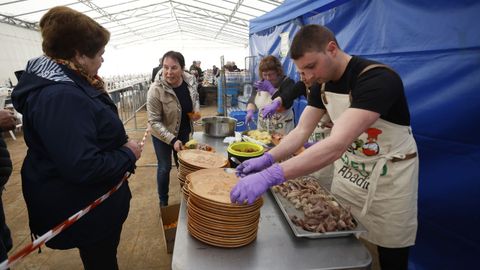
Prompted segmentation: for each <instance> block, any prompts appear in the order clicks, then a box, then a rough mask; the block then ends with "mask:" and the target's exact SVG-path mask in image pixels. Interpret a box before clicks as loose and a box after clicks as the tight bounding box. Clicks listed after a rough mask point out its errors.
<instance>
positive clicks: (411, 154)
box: [391, 152, 417, 162]
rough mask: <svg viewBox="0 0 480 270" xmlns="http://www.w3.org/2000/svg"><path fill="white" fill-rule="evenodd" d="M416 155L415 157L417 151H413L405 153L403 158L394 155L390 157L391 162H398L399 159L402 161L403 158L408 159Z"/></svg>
mask: <svg viewBox="0 0 480 270" xmlns="http://www.w3.org/2000/svg"><path fill="white" fill-rule="evenodd" d="M416 157H417V152H414V153H410V154H406V155H405V157H403V158H400V157H394V158H392V160H391V162H399V161H404V160H408V159H412V158H416Z"/></svg>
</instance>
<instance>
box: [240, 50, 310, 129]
mask: <svg viewBox="0 0 480 270" xmlns="http://www.w3.org/2000/svg"><path fill="white" fill-rule="evenodd" d="M258 70H259V74H260V76H261V77H262V80H260V81H257V82H255V85H254V86H255V87H254V91H253V92H252V95H251V97H250V99H249V101H248V105H247V115H246V118H245V122H246V123H247V124H248V122H249V121H252V120H253V119H252V117H253V113H254V111H255V110H256V109H258V111H259V113H258V121H257V129H259V130H265V131H269V132H277V133H281V134H288V133H289V132H290V131H291V130H292V129H293V128H294V122H293V118H294V114H293V110H292V105H293V101H294V100H295V99H296V98H298V97H299V96H301V95H305V85H304V84H303V83H300V84H299V83H297V84H296V83H295V82H294V81H293V80H292V79H290V78H289V77H287V76H285V75H284V74H283V68H282V64H281V62H280V60H278V58H276V57H275V56H272V55H269V56H266V57H264V58H263V59H262V60H261V61H260V64H259V67H258ZM302 86H303V87H302Z"/></svg>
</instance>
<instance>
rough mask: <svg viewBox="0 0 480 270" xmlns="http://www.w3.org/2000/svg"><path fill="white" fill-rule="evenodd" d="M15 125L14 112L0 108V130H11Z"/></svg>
mask: <svg viewBox="0 0 480 270" xmlns="http://www.w3.org/2000/svg"><path fill="white" fill-rule="evenodd" d="M16 126H17V118H16V117H15V113H14V112H13V111H10V110H0V128H1V129H2V130H13V129H15V127H16Z"/></svg>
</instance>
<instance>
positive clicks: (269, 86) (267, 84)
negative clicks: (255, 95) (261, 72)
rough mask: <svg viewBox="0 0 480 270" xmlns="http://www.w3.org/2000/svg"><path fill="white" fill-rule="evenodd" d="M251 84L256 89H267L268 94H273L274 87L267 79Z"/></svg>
mask: <svg viewBox="0 0 480 270" xmlns="http://www.w3.org/2000/svg"><path fill="white" fill-rule="evenodd" d="M253 86H255V88H257V91H267V92H268V93H270V95H273V93H275V91H276V89H275V87H273V85H272V83H271V82H270V81H268V80H261V81H256V82H255V83H254V84H253Z"/></svg>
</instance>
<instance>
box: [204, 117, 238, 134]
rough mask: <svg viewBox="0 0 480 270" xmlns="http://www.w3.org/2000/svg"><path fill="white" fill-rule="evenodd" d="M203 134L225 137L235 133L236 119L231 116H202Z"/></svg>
mask: <svg viewBox="0 0 480 270" xmlns="http://www.w3.org/2000/svg"><path fill="white" fill-rule="evenodd" d="M202 125H203V128H204V131H205V134H206V135H208V136H212V137H227V136H234V135H235V127H236V125H237V119H235V118H231V117H222V116H212V117H205V118H202Z"/></svg>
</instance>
